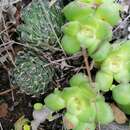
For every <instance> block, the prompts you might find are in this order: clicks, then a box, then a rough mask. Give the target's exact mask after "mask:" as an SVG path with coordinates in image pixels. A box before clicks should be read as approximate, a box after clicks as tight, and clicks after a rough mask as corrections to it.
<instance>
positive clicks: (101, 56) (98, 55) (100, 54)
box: [91, 42, 111, 62]
mask: <svg viewBox="0 0 130 130" xmlns="http://www.w3.org/2000/svg"><path fill="white" fill-rule="evenodd" d="M101 44H102V45H100V47H99V48H98V49H97V50H96V51H95V53H94V54H92V55H91V57H92V58H93V59H94V61H95V62H102V61H104V60H105V59H106V58H107V56H108V54H109V53H110V49H111V45H110V43H109V42H104V43H101Z"/></svg>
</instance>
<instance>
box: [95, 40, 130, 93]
mask: <svg viewBox="0 0 130 130" xmlns="http://www.w3.org/2000/svg"><path fill="white" fill-rule="evenodd" d="M129 50H130V41H127V42H121V43H118V46H116V47H115V48H113V49H111V53H110V54H109V55H108V56H107V58H106V59H105V60H104V62H103V63H102V65H101V70H100V71H99V72H98V73H97V74H96V83H97V85H96V86H97V88H99V89H100V90H102V91H109V90H110V89H111V88H112V83H113V80H115V81H117V82H118V83H128V82H129V81H130V67H129V66H130V62H129V60H130V51H129Z"/></svg>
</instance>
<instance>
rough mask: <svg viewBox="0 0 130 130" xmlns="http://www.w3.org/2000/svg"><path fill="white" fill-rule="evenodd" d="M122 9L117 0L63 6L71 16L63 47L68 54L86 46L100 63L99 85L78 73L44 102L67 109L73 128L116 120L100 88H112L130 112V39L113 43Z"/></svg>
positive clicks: (81, 1)
mask: <svg viewBox="0 0 130 130" xmlns="http://www.w3.org/2000/svg"><path fill="white" fill-rule="evenodd" d="M120 9H121V7H120V5H119V4H117V3H115V2H114V0H109V1H108V0H75V1H73V2H71V3H69V4H68V5H67V6H65V7H64V9H63V13H64V15H65V17H66V19H67V20H68V22H67V23H66V24H65V25H64V26H63V27H62V30H63V32H64V36H63V38H62V46H63V49H64V50H65V51H66V53H67V54H75V53H77V52H78V51H80V50H81V49H87V51H88V55H89V56H90V57H91V58H92V59H93V60H94V61H95V63H96V64H98V65H99V67H100V70H99V71H98V72H97V74H96V77H95V88H96V89H93V88H92V86H91V85H90V83H89V80H88V78H87V77H86V76H85V75H84V74H82V73H79V74H76V75H75V76H73V77H72V78H71V79H70V86H71V87H66V88H64V89H63V91H59V90H55V91H54V93H52V94H50V95H48V96H47V97H46V98H45V105H46V106H47V107H48V108H50V109H52V110H53V111H58V110H61V109H63V108H66V109H67V110H66V113H65V118H66V119H67V120H69V122H71V123H72V124H73V125H74V130H86V129H87V128H89V129H90V130H94V129H95V123H100V124H108V123H110V122H111V121H113V119H114V117H113V113H112V110H111V108H110V106H109V105H108V104H107V103H105V101H104V98H103V97H102V96H101V95H100V93H98V92H99V91H103V92H107V91H109V90H112V94H113V98H114V100H115V101H116V102H117V104H118V105H119V107H120V108H121V109H122V110H124V112H126V113H127V114H130V110H129V108H130V84H129V81H130V67H129V66H130V62H129V61H130V41H126V42H120V43H118V45H117V43H114V44H113V45H111V44H110V41H111V40H112V28H113V26H115V25H116V24H118V22H119V20H120V15H119V11H120ZM113 81H116V82H117V83H118V85H114V83H113Z"/></svg>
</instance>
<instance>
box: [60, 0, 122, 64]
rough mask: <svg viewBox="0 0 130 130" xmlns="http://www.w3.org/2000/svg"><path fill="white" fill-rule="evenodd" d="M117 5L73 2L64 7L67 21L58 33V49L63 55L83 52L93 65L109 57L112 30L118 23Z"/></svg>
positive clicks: (88, 0) (87, 0)
mask: <svg viewBox="0 0 130 130" xmlns="http://www.w3.org/2000/svg"><path fill="white" fill-rule="evenodd" d="M119 10H120V7H119V4H117V3H114V1H113V0H110V1H107V0H75V1H73V2H70V3H69V4H68V5H67V6H65V7H64V9H63V13H64V15H65V17H66V19H67V20H68V23H66V24H65V25H64V26H63V27H62V30H63V32H64V36H63V38H62V47H63V49H64V50H65V51H66V53H67V54H75V53H77V52H78V51H80V49H81V48H84V49H87V50H88V54H89V56H90V57H91V58H93V59H94V61H95V62H102V61H104V60H105V59H106V57H107V56H108V55H109V52H110V50H111V45H110V43H109V41H110V40H111V39H112V27H113V26H114V25H116V24H117V23H118V22H119V20H120V16H119Z"/></svg>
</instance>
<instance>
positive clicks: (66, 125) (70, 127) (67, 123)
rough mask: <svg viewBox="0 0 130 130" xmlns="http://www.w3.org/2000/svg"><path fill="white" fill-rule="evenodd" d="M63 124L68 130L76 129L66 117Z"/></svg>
mask: <svg viewBox="0 0 130 130" xmlns="http://www.w3.org/2000/svg"><path fill="white" fill-rule="evenodd" d="M63 122H64V125H65V127H66V128H67V129H68V130H70V129H73V128H74V127H75V126H74V125H73V124H72V123H71V122H70V121H69V120H68V119H67V118H66V117H64V119H63Z"/></svg>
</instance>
